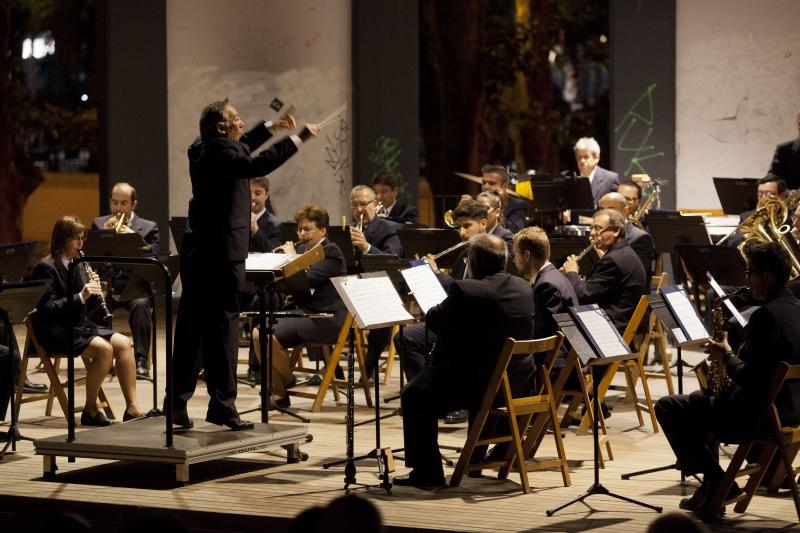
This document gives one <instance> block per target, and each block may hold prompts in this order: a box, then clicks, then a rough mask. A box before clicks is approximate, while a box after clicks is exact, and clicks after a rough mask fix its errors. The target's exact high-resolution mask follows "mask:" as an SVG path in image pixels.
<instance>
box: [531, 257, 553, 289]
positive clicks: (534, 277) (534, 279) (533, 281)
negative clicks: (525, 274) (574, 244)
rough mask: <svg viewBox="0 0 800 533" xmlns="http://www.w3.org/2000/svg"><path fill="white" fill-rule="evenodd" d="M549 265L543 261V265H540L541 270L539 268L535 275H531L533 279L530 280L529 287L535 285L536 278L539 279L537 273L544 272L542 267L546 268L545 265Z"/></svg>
mask: <svg viewBox="0 0 800 533" xmlns="http://www.w3.org/2000/svg"><path fill="white" fill-rule="evenodd" d="M549 264H550V261H545V263H544V264H543V265H542V268H540V269H539V270H537V271H536V273H535V274H534V275H533V277H532V278H531V286H533V284H534V283H536V278H538V277H539V272H541V271H542V270H544V267H546V266H547V265H549Z"/></svg>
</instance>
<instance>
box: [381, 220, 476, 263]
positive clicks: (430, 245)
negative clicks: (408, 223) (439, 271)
mask: <svg viewBox="0 0 800 533" xmlns="http://www.w3.org/2000/svg"><path fill="white" fill-rule="evenodd" d="M397 236H398V237H399V238H400V244H402V245H403V255H405V256H406V257H409V258H415V257H425V255H427V254H430V253H433V254H436V253H439V252H441V251H443V250H446V249H448V248H450V247H451V246H453V245H456V244H458V243H459V242H461V237H459V236H458V232H457V231H454V230H452V229H441V228H407V227H405V226H403V227H401V228H397ZM457 256H458V254H449V255H445V256H442V257H441V258H440V259H438V260H437V261H436V263H437V264H438V265H439V267H440V268H452V267H453V262H454V261H455V259H456V257H457Z"/></svg>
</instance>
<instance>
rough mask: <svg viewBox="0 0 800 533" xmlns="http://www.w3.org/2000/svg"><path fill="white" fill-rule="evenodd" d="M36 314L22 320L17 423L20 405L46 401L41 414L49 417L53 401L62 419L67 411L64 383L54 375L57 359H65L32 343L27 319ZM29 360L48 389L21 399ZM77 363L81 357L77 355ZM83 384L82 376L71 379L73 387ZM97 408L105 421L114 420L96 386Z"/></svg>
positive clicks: (30, 328) (103, 393) (101, 389)
mask: <svg viewBox="0 0 800 533" xmlns="http://www.w3.org/2000/svg"><path fill="white" fill-rule="evenodd" d="M35 312H36V311H33V312H32V313H30V314H29V315H28V316H27V317H25V326H26V328H27V335H26V336H25V348H24V349H23V350H22V352H23V353H22V361H20V365H19V380H18V382H17V397H16V402H15V404H14V408H15V409H16V411H17V413H16V417H17V419H19V410H20V407H21V406H22V404H23V403H30V402H35V401H41V400H47V405H46V406H45V411H44V414H45V415H46V416H51V414H52V412H53V399H54V398H55V399H57V400H58V404H59V405H60V406H61V411H62V412H63V413H64V417H65V418H66V416H67V412H68V411H69V407H68V406H67V403H68V402H67V394H66V393H65V392H64V387H66V386H67V382H62V381H61V378H60V377H59V375H58V373H59V370H60V367H61V359H62V358H65V357H66V355H64V354H49V353H47V351H46V350H45V349H44V348H43V347H42V345H41V344H39V342H38V341H37V340H36V335H35V334H34V332H33V321H32V320H31V316H32V315H33V313H35ZM31 357H38V358H39V359H40V360H41V362H42V366H43V367H44V370H45V372H46V373H47V379H48V380H49V381H50V387H49V389H48V391H47V392H43V393H39V394H29V395H27V396H23V389H24V387H25V375H26V374H27V372H28V361H29V359H30V358H31ZM81 359H83V356H82V355H81ZM83 364H84V366H85V365H86V364H87V361H86V359H83ZM85 382H86V377H85V376H82V377H79V378H75V385H81V384H84V383H85ZM97 407H98V409H103V411H105V414H106V416H107V417H108V418H112V419H113V418H114V411H113V409H112V408H111V404H110V403H109V401H108V396H107V395H106V391H105V390H104V389H103V386H102V385H101V386H100V392H99V393H98V395H97ZM81 411H83V406H82V405H80V406H79V405H75V410H74V412H75V413H79V412H81Z"/></svg>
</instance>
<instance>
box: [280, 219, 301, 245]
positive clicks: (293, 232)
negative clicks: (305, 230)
mask: <svg viewBox="0 0 800 533" xmlns="http://www.w3.org/2000/svg"><path fill="white" fill-rule="evenodd" d="M278 234H279V235H280V239H281V242H286V241H290V242H294V240H295V239H297V222H295V221H294V220H286V221H284V222H281V224H280V226H278Z"/></svg>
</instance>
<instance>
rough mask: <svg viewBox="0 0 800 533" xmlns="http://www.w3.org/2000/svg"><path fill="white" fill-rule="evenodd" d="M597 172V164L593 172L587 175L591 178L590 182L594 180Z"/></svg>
mask: <svg viewBox="0 0 800 533" xmlns="http://www.w3.org/2000/svg"><path fill="white" fill-rule="evenodd" d="M595 174H597V165H595V167H594V170H592V172H591V173H590V174H589V175H588V176H586V177H587V178H589V183H592V182H593V181H594V175H595Z"/></svg>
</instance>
